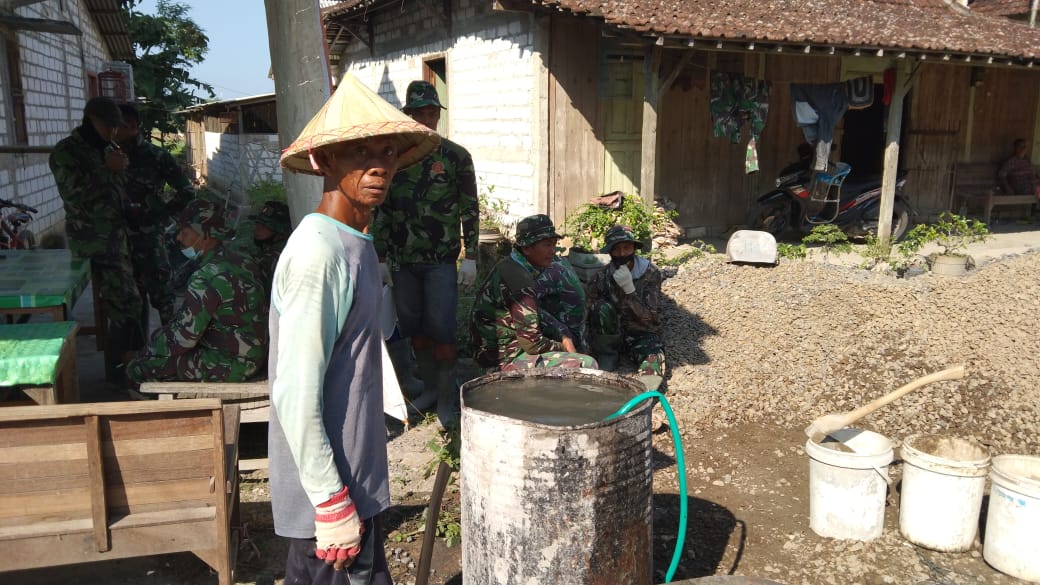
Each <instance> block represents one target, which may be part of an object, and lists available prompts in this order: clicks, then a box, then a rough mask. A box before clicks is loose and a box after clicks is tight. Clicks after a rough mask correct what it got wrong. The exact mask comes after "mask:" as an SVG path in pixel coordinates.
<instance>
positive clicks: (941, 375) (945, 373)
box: [845, 364, 964, 424]
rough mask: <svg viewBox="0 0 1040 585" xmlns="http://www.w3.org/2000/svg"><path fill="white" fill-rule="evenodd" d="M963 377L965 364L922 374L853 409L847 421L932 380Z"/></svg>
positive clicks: (872, 410) (862, 415)
mask: <svg viewBox="0 0 1040 585" xmlns="http://www.w3.org/2000/svg"><path fill="white" fill-rule="evenodd" d="M963 377H964V364H961V365H959V366H953V367H952V368H946V369H945V370H942V371H940V372H935V373H934V374H928V375H927V376H922V377H920V378H918V379H916V380H914V381H913V382H910V383H909V384H907V385H905V386H902V387H900V388H898V389H896V390H893V391H891V392H889V393H888V394H885V395H884V396H882V397H881V398H878V399H877V400H875V401H873V402H868V403H867V404H864V405H863V406H861V407H859V408H857V409H856V410H853V411H852V412H850V413H848V414H847V415H845V420H846V421H847V423H851V422H852V421H855V420H859V419H861V418H863V417H865V416H867V415H868V414H870V413H872V412H874V411H875V410H877V409H879V408H881V407H882V406H884V405H886V404H888V403H890V402H893V401H895V400H898V399H900V398H901V397H903V396H904V395H905V394H908V393H910V392H912V391H914V390H917V389H918V388H920V387H921V386H926V385H928V384H931V383H932V382H940V381H942V380H960V379H961V378H963ZM847 423H846V424H847Z"/></svg>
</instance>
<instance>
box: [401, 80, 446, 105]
mask: <svg viewBox="0 0 1040 585" xmlns="http://www.w3.org/2000/svg"><path fill="white" fill-rule="evenodd" d="M426 106H437V107H438V108H441V109H445V110H446V109H447V108H445V107H444V105H443V104H441V100H440V97H439V96H438V95H437V88H436V87H434V86H433V84H432V83H430V82H429V81H413V82H411V83H409V84H408V91H406V92H405V103H404V108H403V109H405V110H414V109H416V108H423V107H426Z"/></svg>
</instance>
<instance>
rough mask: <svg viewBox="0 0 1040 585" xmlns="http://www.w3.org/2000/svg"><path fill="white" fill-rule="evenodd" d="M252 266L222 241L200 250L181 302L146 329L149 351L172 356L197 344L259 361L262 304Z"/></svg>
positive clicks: (263, 320)
mask: <svg viewBox="0 0 1040 585" xmlns="http://www.w3.org/2000/svg"><path fill="white" fill-rule="evenodd" d="M258 270H259V269H258V268H257V266H256V262H254V261H253V259H252V258H249V257H247V256H243V255H240V254H238V253H236V252H234V251H231V250H228V249H226V248H225V247H224V246H223V245H218V246H217V247H216V248H213V249H212V250H210V251H208V252H206V253H205V254H203V256H202V258H201V264H200V266H199V269H198V270H196V271H195V273H194V274H192V275H191V280H190V281H189V282H188V289H187V291H185V293H184V303H183V304H182V305H181V308H180V310H179V311H178V312H177V313H176V314H175V315H174V318H173V320H172V321H170V322H169V323H167V324H166V325H164V326H163V327H162V328H161V329H158V330H156V331H155V333H153V334H152V339H151V343H150V344H149V345H150V346H151V347H150V348H149V350H150V351H149V353H151V354H153V355H169V356H177V355H180V354H183V353H187V352H189V351H192V350H193V349H195V348H196V347H202V348H206V349H211V350H215V351H218V352H221V353H225V354H228V355H232V356H237V357H243V358H246V359H255V360H257V363H258V364H260V365H262V363H263V360H264V358H265V356H266V353H267V310H268V309H267V305H266V304H265V300H266V299H265V294H264V292H265V289H264V287H263V286H262V285H261V284H260V283H259V282H258V281H257V279H256V274H257V273H258Z"/></svg>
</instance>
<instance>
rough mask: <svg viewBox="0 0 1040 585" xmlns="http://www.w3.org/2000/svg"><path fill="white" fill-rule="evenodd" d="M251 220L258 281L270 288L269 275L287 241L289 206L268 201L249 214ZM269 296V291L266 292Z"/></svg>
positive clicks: (268, 289)
mask: <svg viewBox="0 0 1040 585" xmlns="http://www.w3.org/2000/svg"><path fill="white" fill-rule="evenodd" d="M249 219H251V220H253V244H254V245H255V246H256V263H257V265H258V266H259V268H260V274H259V276H260V282H261V283H262V284H263V285H264V289H265V290H267V291H270V290H271V277H272V276H273V275H274V267H275V265H277V264H278V256H280V255H281V254H282V250H283V249H285V243H286V242H287V241H289V233H290V232H292V225H291V224H290V222H289V206H288V205H286V204H285V203H282V202H281V201H274V200H272V201H268V202H266V203H264V205H263V207H261V208H260V212H259V213H254V214H253V215H250V216H249ZM268 296H270V292H268Z"/></svg>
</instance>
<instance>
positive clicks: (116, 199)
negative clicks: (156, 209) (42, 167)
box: [48, 126, 129, 257]
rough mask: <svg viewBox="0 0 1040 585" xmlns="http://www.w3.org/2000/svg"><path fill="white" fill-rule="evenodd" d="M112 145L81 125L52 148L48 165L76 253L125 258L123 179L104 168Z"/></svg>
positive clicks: (78, 254) (118, 174)
mask: <svg viewBox="0 0 1040 585" xmlns="http://www.w3.org/2000/svg"><path fill="white" fill-rule="evenodd" d="M107 145H108V143H107V142H105V141H104V140H102V139H101V137H99V136H98V135H97V133H96V132H94V129H93V128H89V129H88V128H86V127H84V126H79V127H77V128H76V129H75V130H73V131H72V134H71V135H69V136H68V137H67V138H64V139H62V140H61V141H60V142H58V144H57V145H55V147H54V152H52V153H51V155H50V159H49V161H48V162H49V164H50V167H51V173H53V174H54V182H55V183H56V184H57V186H58V193H59V194H60V195H61V199H62V201H63V202H64V204H65V232H66V234H67V235H68V238H69V249H70V250H71V251H72V253H73V254H75V255H77V256H84V257H90V256H98V255H109V256H112V255H114V256H121V257H127V256H128V254H129V249H128V247H127V238H126V220H125V219H124V217H123V209H122V204H121V201H122V194H123V185H124V181H125V177H123V176H122V174H120V173H113V172H111V171H109V170H108V169H106V168H105V152H106V149H107V147H108V146H107Z"/></svg>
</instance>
